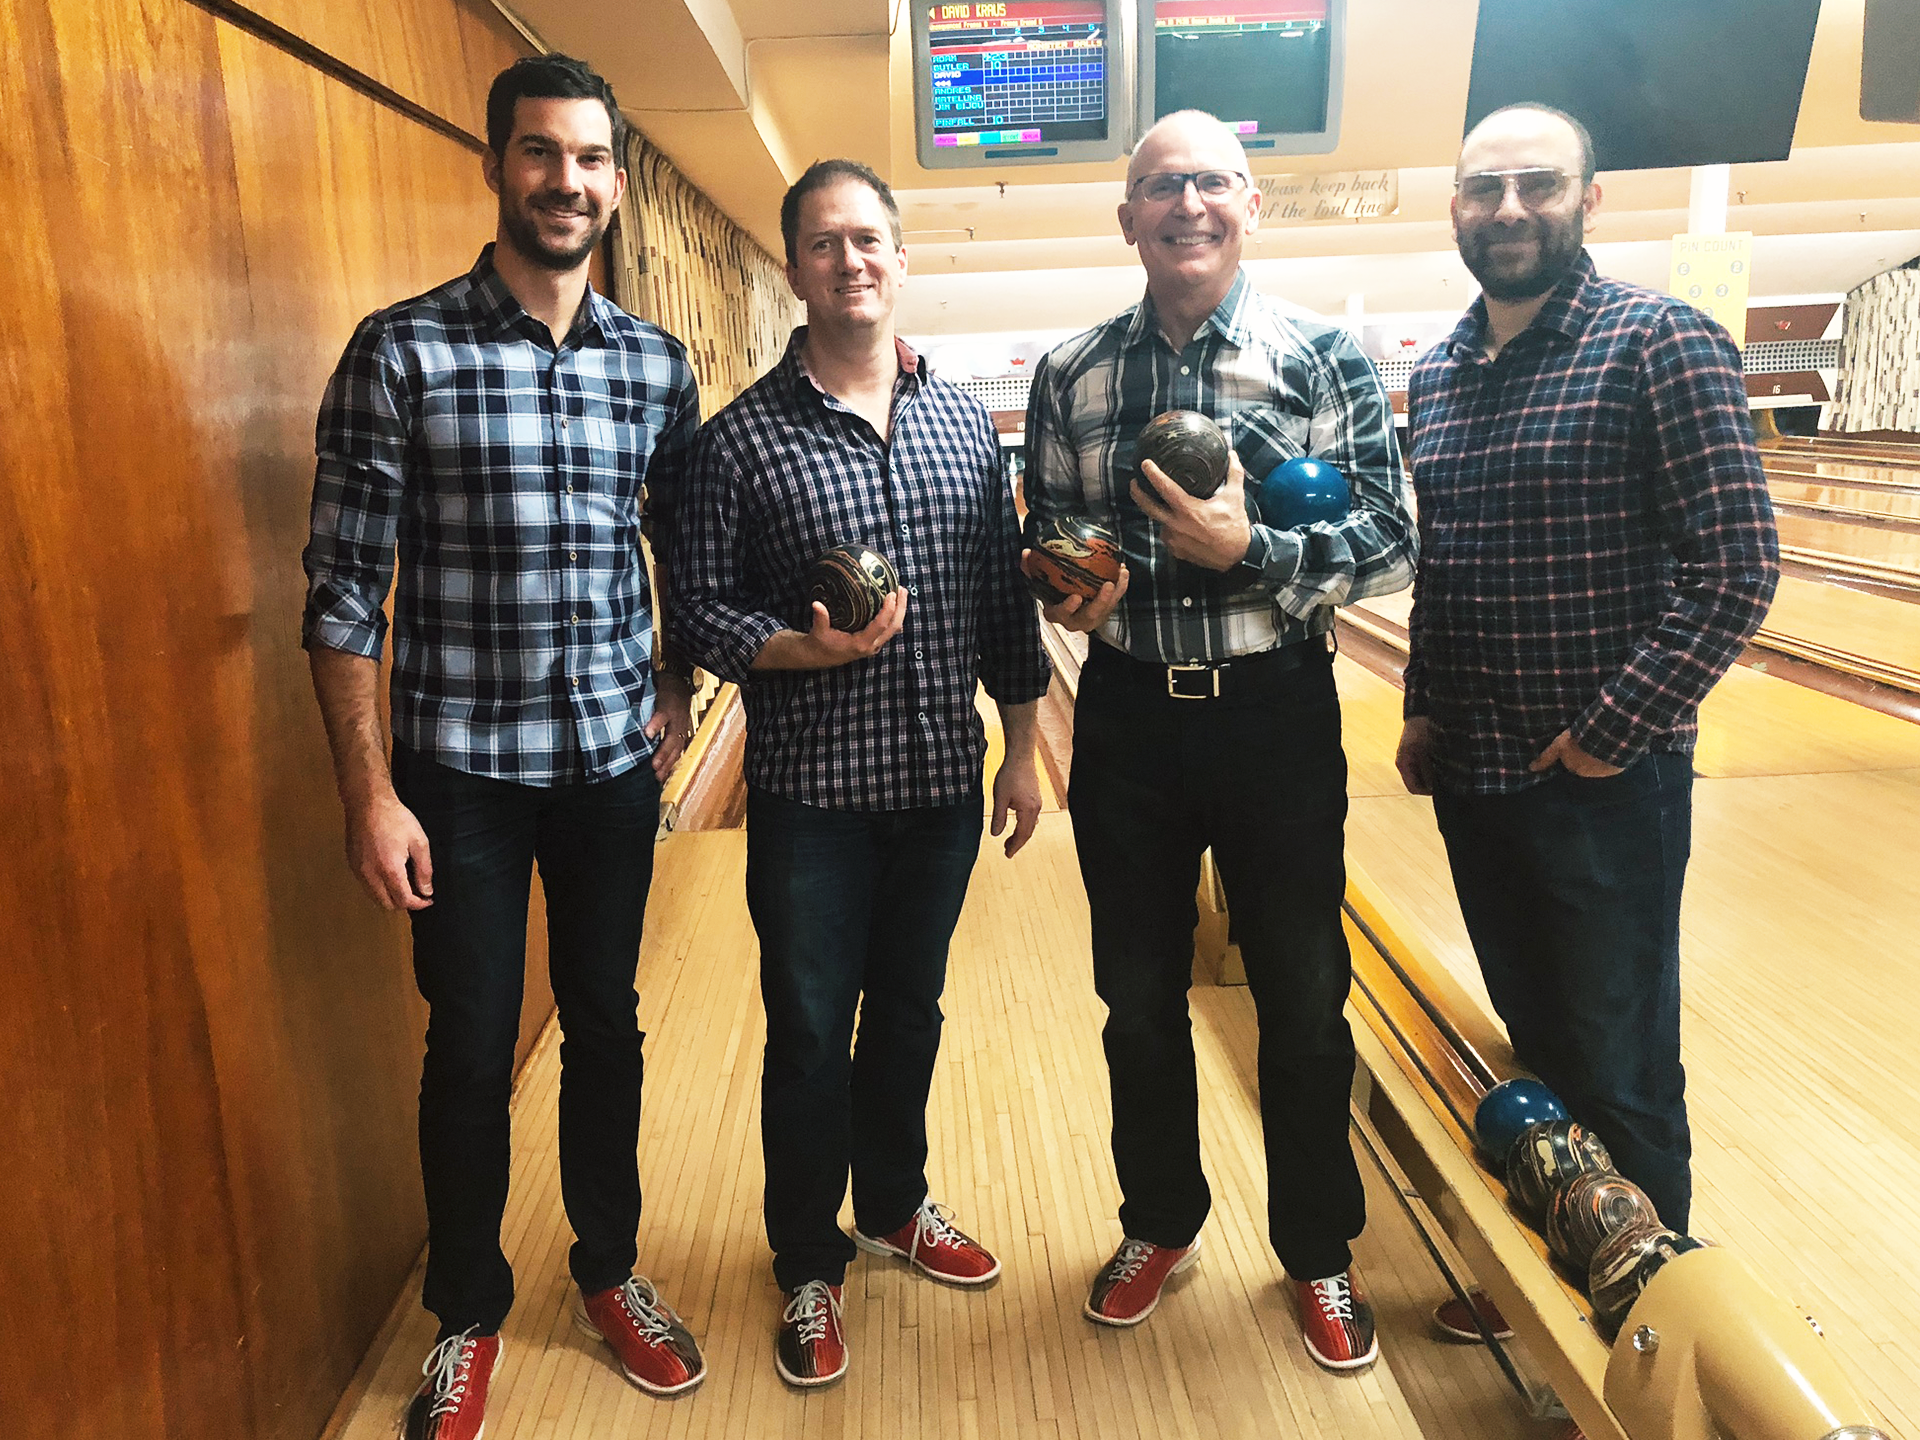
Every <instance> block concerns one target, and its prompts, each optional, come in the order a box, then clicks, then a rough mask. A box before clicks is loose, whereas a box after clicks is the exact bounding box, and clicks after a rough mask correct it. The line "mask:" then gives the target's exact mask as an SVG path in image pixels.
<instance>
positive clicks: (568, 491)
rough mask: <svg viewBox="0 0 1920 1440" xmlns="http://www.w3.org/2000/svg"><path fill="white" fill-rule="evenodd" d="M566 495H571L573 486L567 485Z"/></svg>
mask: <svg viewBox="0 0 1920 1440" xmlns="http://www.w3.org/2000/svg"><path fill="white" fill-rule="evenodd" d="M567 493H568V494H569V495H571V494H572V493H573V486H571V485H569V486H567Z"/></svg>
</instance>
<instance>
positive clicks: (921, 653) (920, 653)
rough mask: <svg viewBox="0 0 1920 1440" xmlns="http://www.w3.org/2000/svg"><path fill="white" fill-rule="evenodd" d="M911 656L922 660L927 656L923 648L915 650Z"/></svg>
mask: <svg viewBox="0 0 1920 1440" xmlns="http://www.w3.org/2000/svg"><path fill="white" fill-rule="evenodd" d="M913 658H914V659H916V660H924V659H926V658H927V652H926V651H924V650H916V651H914V652H913Z"/></svg>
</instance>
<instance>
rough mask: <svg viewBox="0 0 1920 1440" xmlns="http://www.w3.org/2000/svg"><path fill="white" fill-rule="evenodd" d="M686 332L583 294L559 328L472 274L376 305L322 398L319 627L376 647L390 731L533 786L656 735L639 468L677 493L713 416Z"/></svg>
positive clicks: (471, 767) (664, 491)
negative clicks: (389, 643)
mask: <svg viewBox="0 0 1920 1440" xmlns="http://www.w3.org/2000/svg"><path fill="white" fill-rule="evenodd" d="M699 422H700V414H699V394H698V391H697V390H696V389H695V386H694V379H693V371H692V368H691V367H690V366H689V365H688V363H687V357H686V352H685V350H684V349H682V347H681V345H680V342H679V341H677V340H675V339H674V338H673V337H672V336H670V335H667V334H666V333H665V332H663V331H661V330H659V329H656V328H655V327H654V326H652V325H648V324H646V323H645V322H643V321H640V320H636V319H634V318H633V317H632V316H631V315H628V314H627V313H626V312H625V311H623V310H621V309H620V308H619V307H617V306H616V305H614V304H613V303H612V302H611V301H609V300H606V299H605V298H603V297H602V296H600V295H597V294H595V293H594V292H593V291H592V289H591V288H589V290H588V291H587V297H586V302H585V303H584V304H583V305H582V306H581V308H580V313H579V315H578V316H577V317H576V318H575V320H574V324H573V328H572V330H571V331H569V333H568V335H567V337H566V340H565V341H564V343H562V344H561V345H560V346H559V347H557V348H556V347H555V345H554V343H553V337H552V334H551V333H550V332H549V331H548V330H547V327H546V326H545V325H543V324H542V323H540V322H539V321H537V320H535V319H533V318H532V317H531V316H529V315H528V314H527V312H526V311H525V310H523V309H522V308H521V307H520V304H519V302H518V301H516V300H515V299H514V298H513V295H512V293H511V292H510V291H509V290H508V289H507V287H506V284H505V282H504V281H502V280H501V279H500V276H499V274H498V272H496V271H495V270H494V268H493V247H492V246H488V247H487V249H485V250H484V251H482V252H481V255H480V259H479V260H478V262H476V263H475V265H474V267H473V269H472V271H471V272H470V273H468V274H466V275H464V276H462V277H460V278H459V279H457V280H451V281H449V282H448V283H446V284H445V285H442V286H439V287H438V288H437V289H434V290H429V291H428V292H427V293H426V294H424V295H421V296H418V297H417V298H415V299H412V300H407V301H403V302H402V303H400V304H398V305H395V306H393V307H391V308H390V309H386V310H382V311H379V312H377V313H375V314H373V315H370V316H368V317H367V319H366V320H364V321H362V322H361V324H360V328H359V329H358V330H357V331H356V332H355V333H354V336H353V339H352V340H351V341H350V342H348V345H347V348H346V353H345V354H343V355H342V356H341V357H340V364H339V366H338V367H337V368H336V369H335V371H334V374H333V379H332V380H331V381H330V382H329V383H328V385H327V393H326V398H325V400H324V401H323V402H322V404H321V407H320V420H319V426H318V435H317V439H316V448H317V449H318V451H319V457H320V458H319V466H318V468H317V470H316V472H315V475H314V482H313V522H312V523H313V530H312V538H311V540H310V541H309V542H308V545H307V548H306V553H305V555H304V557H303V559H304V563H305V565H306V571H307V582H308V583H307V607H306V616H305V621H304V624H303V627H302V637H303V642H304V643H305V644H306V645H308V646H309V647H311V646H315V645H321V646H326V647H328V648H329V649H334V650H344V651H347V652H349V653H351V654H355V655H364V656H368V657H370V658H374V659H377V658H379V655H380V651H381V645H382V642H383V639H384V637H385V634H386V628H387V621H386V616H385V615H384V614H383V613H382V612H381V605H382V603H383V602H384V601H385V599H386V596H387V589H388V586H389V585H390V584H391V583H392V581H393V573H394V555H395V549H396V545H397V547H398V553H399V560H400V578H399V587H398V589H397V590H396V591H395V593H394V602H393V631H394V657H393V731H394V735H395V736H396V738H398V739H399V740H401V741H403V742H405V743H406V744H407V745H409V746H410V747H412V748H413V749H415V750H417V751H419V752H420V753H422V754H424V755H428V756H431V757H432V758H433V759H435V760H437V761H439V762H440V763H441V764H444V765H448V766H451V767H452V768H454V769H456V770H465V771H468V772H470V773H472V774H476V775H486V776H490V777H492V778H495V779H500V780H513V781H517V782H520V783H522V784H529V785H554V784H559V783H563V782H566V781H572V780H579V779H593V780H600V779H606V778H608V777H611V776H614V775H618V774H619V773H621V772H622V771H624V770H627V769H630V768H631V767H632V766H634V765H636V764H638V763H639V762H640V761H641V760H643V759H645V758H646V757H647V756H648V755H650V754H651V753H652V752H653V749H654V742H653V741H651V740H649V739H648V738H647V737H646V735H645V734H644V733H643V727H644V726H645V724H646V722H647V720H648V719H649V717H650V716H651V715H652V713H653V699H654V690H653V677H652V667H651V652H652V639H653V622H652V616H651V613H650V603H651V594H650V590H649V587H648V584H647V574H646V567H645V565H644V563H643V562H642V559H641V554H640V485H641V481H642V479H643V478H644V479H646V480H648V481H649V482H651V484H650V487H649V488H650V490H651V492H652V496H653V500H654V502H655V504H656V506H657V507H658V508H660V509H662V510H665V509H668V508H670V502H671V499H672V496H673V490H674V486H675V484H676V483H677V478H678V472H679V471H680V470H681V469H682V468H683V467H684V464H685V457H686V450H687V448H688V447H689V446H690V445H691V443H692V440H693V436H694V433H695V431H696V429H697V428H698V426H699Z"/></svg>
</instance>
